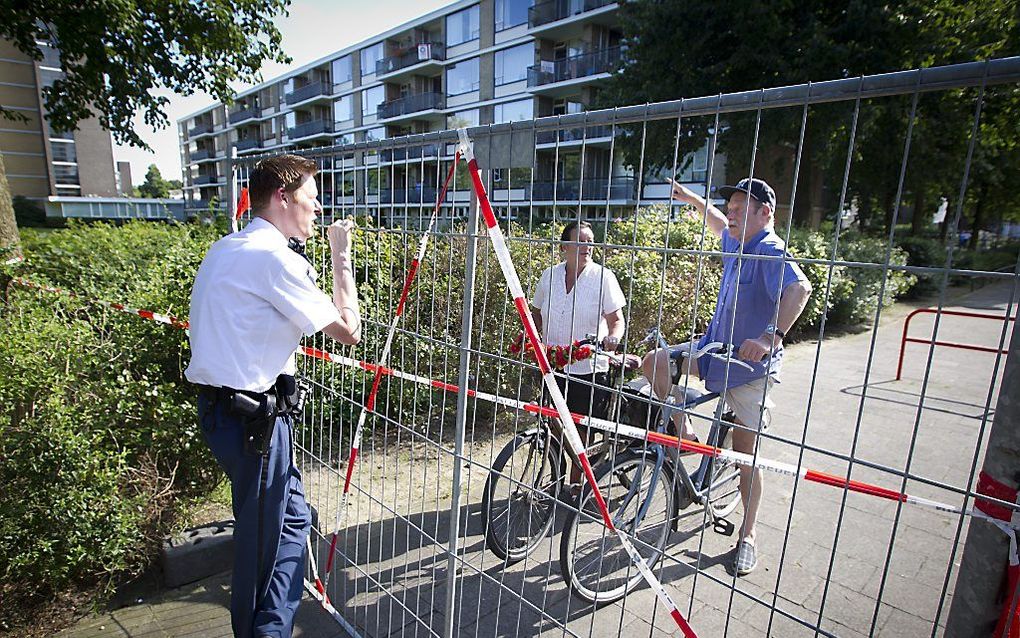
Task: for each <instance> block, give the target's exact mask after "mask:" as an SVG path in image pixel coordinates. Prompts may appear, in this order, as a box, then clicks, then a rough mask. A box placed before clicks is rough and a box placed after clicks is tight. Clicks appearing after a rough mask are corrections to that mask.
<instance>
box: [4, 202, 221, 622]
mask: <svg viewBox="0 0 1020 638" xmlns="http://www.w3.org/2000/svg"><path fill="white" fill-rule="evenodd" d="M217 236H218V233H217V232H216V231H215V230H213V229H211V228H210V227H206V226H201V225H176V226H170V225H163V224H150V223H145V222H133V223H128V224H124V225H122V226H119V227H115V226H112V225H109V224H95V225H82V224H77V223H71V224H70V226H69V228H68V229H67V230H63V231H57V232H48V233H40V232H37V231H34V230H32V229H22V244H23V247H24V250H25V257H26V260H27V262H26V265H25V266H22V267H21V270H22V271H23V273H22V274H24V275H25V276H27V277H28V278H30V279H32V280H34V281H38V282H41V283H50V284H52V285H56V286H59V287H62V288H65V289H69V290H74V291H75V292H77V293H79V294H81V295H82V296H83V297H93V298H98V299H105V300H118V301H125V302H127V303H129V304H130V305H133V306H136V307H141V308H147V309H151V310H156V311H158V312H165V313H169V314H177V315H184V314H186V313H187V307H188V306H187V300H188V294H189V292H190V289H191V282H192V280H193V278H194V272H195V270H196V268H197V266H198V263H199V262H200V260H201V258H202V255H203V254H204V253H205V250H206V249H207V248H208V246H209V244H210V243H211V242H212V241H213V240H214V239H215V238H216V237H217ZM0 320H2V321H3V325H4V331H3V333H2V337H0V420H2V422H4V423H9V425H5V426H4V428H3V432H2V435H0V530H2V532H0V574H2V578H3V582H4V585H3V587H4V591H5V599H6V598H8V596H9V599H10V600H12V601H15V600H17V601H33V600H45V599H47V597H48V596H50V595H51V594H52V592H54V591H58V590H60V589H61V588H63V587H65V586H66V585H67V584H68V583H75V584H78V585H94V584H100V585H102V584H103V583H106V582H109V579H110V577H111V576H112V575H113V574H117V573H123V572H133V571H137V570H138V569H140V568H141V567H143V566H144V565H145V564H146V561H147V560H148V559H149V558H150V557H151V556H152V553H151V550H152V549H153V544H154V543H155V542H156V540H157V539H158V538H160V537H161V536H162V535H163V534H164V533H166V531H167V525H168V524H169V523H170V521H171V516H170V514H171V513H172V511H173V506H174V500H173V495H179V496H181V495H182V496H190V495H196V494H201V493H204V492H205V491H206V490H208V489H209V488H210V487H211V486H212V485H213V484H214V483H215V482H216V481H217V480H218V478H219V476H220V473H219V471H218V470H216V468H215V463H214V462H213V460H212V458H211V456H210V455H209V454H208V452H207V451H206V447H205V445H204V444H203V443H202V442H201V441H200V439H199V436H198V433H197V424H196V419H195V405H194V396H195V392H194V388H193V387H192V386H190V384H187V383H185V382H184V381H183V378H182V370H183V366H184V364H185V363H186V362H187V360H188V353H187V338H186V336H185V334H184V332H183V331H180V330H175V329H172V328H168V327H167V326H164V325H160V324H156V323H153V322H147V321H141V320H139V319H138V318H135V317H131V316H129V315H125V314H123V313H118V312H114V311H112V310H108V309H104V308H102V307H98V306H91V305H86V304H85V303H84V302H82V301H79V300H78V299H76V298H70V297H66V296H57V295H53V294H51V293H41V292H36V291H33V290H28V289H22V288H19V287H10V288H9V289H8V294H7V298H6V304H5V305H4V306H3V307H2V308H0ZM25 495H30V498H25ZM3 607H4V609H3V613H2V614H0V615H2V616H3V617H2V618H0V622H3V623H8V624H15V626H16V622H17V621H18V620H19V619H20V617H15V614H18V613H19V608H18V606H16V605H7V604H5V605H4V606H3ZM8 614H10V616H8Z"/></svg>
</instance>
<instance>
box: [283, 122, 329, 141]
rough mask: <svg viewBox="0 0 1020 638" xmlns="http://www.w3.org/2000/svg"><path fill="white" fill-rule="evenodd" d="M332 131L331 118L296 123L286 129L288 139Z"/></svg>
mask: <svg viewBox="0 0 1020 638" xmlns="http://www.w3.org/2000/svg"><path fill="white" fill-rule="evenodd" d="M332 132H333V120H315V121H312V122H305V123H304V124H298V125H297V126H293V127H291V128H289V129H287V137H289V138H290V139H292V140H293V139H297V138H300V137H308V136H309V135H316V134H318V133H332Z"/></svg>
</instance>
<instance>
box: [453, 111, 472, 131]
mask: <svg viewBox="0 0 1020 638" xmlns="http://www.w3.org/2000/svg"><path fill="white" fill-rule="evenodd" d="M472 126H478V109H471V110H469V111H458V112H456V113H454V114H452V115H450V116H448V117H447V118H446V128H448V129H455V128H468V127H472Z"/></svg>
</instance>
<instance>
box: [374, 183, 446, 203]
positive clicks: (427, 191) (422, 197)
mask: <svg viewBox="0 0 1020 638" xmlns="http://www.w3.org/2000/svg"><path fill="white" fill-rule="evenodd" d="M438 194H439V193H438V191H437V190H436V188H435V187H434V186H425V187H424V188H420V187H419V188H395V189H392V190H391V189H386V190H383V191H382V192H381V193H379V203H380V204H408V203H410V204H421V203H423V202H424V203H425V205H435V203H436V196H437V195H438Z"/></svg>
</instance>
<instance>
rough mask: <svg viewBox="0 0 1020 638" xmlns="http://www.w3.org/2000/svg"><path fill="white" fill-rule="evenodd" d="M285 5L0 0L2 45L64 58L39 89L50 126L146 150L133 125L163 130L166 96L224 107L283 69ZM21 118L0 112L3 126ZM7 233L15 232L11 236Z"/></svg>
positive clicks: (275, 1) (2, 214) (247, 0)
mask: <svg viewBox="0 0 1020 638" xmlns="http://www.w3.org/2000/svg"><path fill="white" fill-rule="evenodd" d="M289 5H290V0H197V1H188V0H153V1H151V2H141V1H139V0H95V1H94V2H89V3H84V4H82V3H79V4H76V5H75V6H74V7H70V6H68V4H67V3H66V2H61V1H60V0H38V1H36V2H27V3H26V2H15V1H13V0H0V38H4V39H7V40H10V41H11V42H12V43H13V44H14V46H16V47H17V48H18V49H19V50H21V51H22V52H24V53H25V54H27V55H29V56H31V57H32V58H33V59H36V60H42V59H43V52H42V49H41V47H40V45H39V44H38V42H39V41H43V42H51V43H53V45H54V46H56V47H57V48H58V49H59V50H60V59H61V67H62V68H63V70H64V77H63V78H61V79H59V80H57V81H55V82H54V83H53V84H52V85H51V86H49V87H45V88H44V89H43V102H44V104H45V106H46V111H47V118H48V119H49V122H50V125H51V126H52V127H53V128H55V129H58V130H65V131H70V130H74V129H75V128H76V127H77V124H78V122H80V121H81V120H84V119H88V118H90V117H97V118H98V119H99V122H100V124H101V125H102V126H103V127H104V128H106V129H108V130H109V131H111V132H112V133H113V136H114V138H115V139H116V140H117V141H118V142H122V143H129V144H131V145H134V146H139V147H142V148H148V147H147V145H146V144H145V142H144V141H143V140H142V138H141V137H139V136H138V134H137V133H135V131H134V129H133V127H132V119H133V118H134V116H135V114H136V113H138V112H142V113H143V114H144V119H145V122H146V123H147V124H149V125H150V126H152V127H154V128H164V127H166V126H167V125H168V123H169V122H168V119H167V116H166V113H165V111H164V109H165V107H166V104H167V101H168V100H167V98H165V97H161V96H157V95H155V94H154V91H155V90H157V89H161V88H162V89H169V90H171V91H173V92H175V93H180V94H182V95H191V94H193V93H195V92H196V91H205V92H207V93H209V94H211V95H212V96H213V97H215V98H216V99H218V100H221V101H223V102H230V101H231V99H232V96H233V91H232V90H231V88H230V87H231V84H232V83H235V82H255V81H258V80H259V79H260V75H259V69H260V68H261V66H262V64H263V62H265V61H267V60H274V61H277V62H281V63H284V64H286V63H289V62H290V58H289V57H287V56H286V55H285V54H284V53H283V51H282V50H281V49H280V42H281V36H280V32H279V31H278V30H277V28H276V27H275V26H274V25H273V23H272V19H273V18H274V17H275V16H277V15H279V14H281V13H285V12H286V9H287V7H288V6H289ZM17 117H18V114H16V113H15V112H13V111H10V110H9V109H3V108H2V107H0V119H3V118H6V119H12V118H17ZM0 162H2V158H0ZM0 189H2V190H3V193H0V239H3V240H4V241H7V240H8V239H10V237H9V236H10V235H13V241H14V242H15V243H17V241H18V237H17V227H16V226H15V224H14V220H13V213H12V212H11V209H10V207H9V206H6V205H3V201H4V196H5V194H6V196H7V199H8V200H9V191H8V190H7V187H6V184H5V183H3V182H0ZM9 228H12V229H13V233H11V232H9V230H8V229H9Z"/></svg>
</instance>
